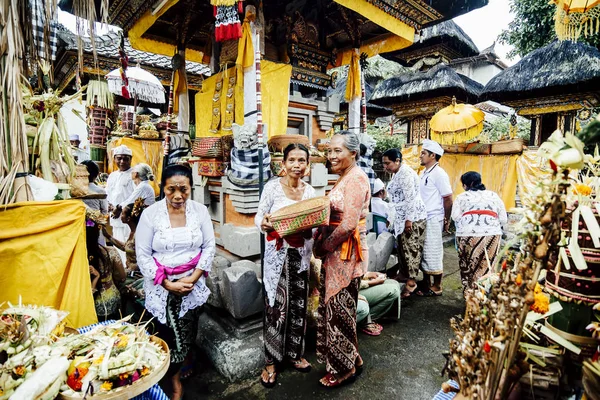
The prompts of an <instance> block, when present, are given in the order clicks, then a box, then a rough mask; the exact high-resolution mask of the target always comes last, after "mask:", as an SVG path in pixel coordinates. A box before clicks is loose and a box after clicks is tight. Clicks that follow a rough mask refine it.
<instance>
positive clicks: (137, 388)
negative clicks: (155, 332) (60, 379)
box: [57, 336, 171, 400]
mask: <svg viewBox="0 0 600 400" xmlns="http://www.w3.org/2000/svg"><path fill="white" fill-rule="evenodd" d="M150 340H152V341H153V342H154V343H157V344H158V345H159V346H160V347H162V348H163V350H164V351H165V353H167V356H166V357H165V360H164V362H163V363H162V364H161V365H159V366H158V367H156V368H154V369H153V370H152V371H151V372H150V373H149V374H148V375H146V376H144V377H142V378H140V379H138V380H137V381H135V382H133V383H132V384H131V385H128V386H122V387H118V388H116V389H114V390H111V391H110V392H107V393H98V394H95V395H93V396H90V395H88V396H86V397H85V398H86V399H88V400H126V399H131V398H133V397H135V396H138V395H140V394H142V393H144V392H145V391H147V390H148V389H150V388H151V387H152V386H154V385H156V384H157V383H158V382H159V381H160V380H161V379H162V378H163V376H165V374H166V373H167V371H168V369H169V365H170V363H171V361H170V359H171V354H170V352H169V346H167V344H166V343H165V341H164V340H162V339H160V338H158V337H156V336H150ZM57 398H58V399H61V400H81V399H82V398H83V393H82V394H81V395H77V396H66V395H64V394H62V393H61V394H59V395H58V397H57Z"/></svg>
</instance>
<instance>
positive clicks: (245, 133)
mask: <svg viewBox="0 0 600 400" xmlns="http://www.w3.org/2000/svg"><path fill="white" fill-rule="evenodd" d="M231 129H232V130H233V145H234V146H235V147H236V148H237V149H239V150H251V149H256V148H258V136H257V134H256V124H244V125H238V124H233V125H232V126H231Z"/></svg>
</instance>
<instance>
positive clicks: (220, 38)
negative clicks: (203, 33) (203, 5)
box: [210, 0, 243, 42]
mask: <svg viewBox="0 0 600 400" xmlns="http://www.w3.org/2000/svg"><path fill="white" fill-rule="evenodd" d="M210 4H211V5H212V6H213V9H214V15H215V40H216V41H217V42H224V41H226V40H232V39H239V38H241V37H242V24H241V23H240V17H239V14H241V13H242V12H243V7H242V2H241V1H238V0H211V1H210Z"/></svg>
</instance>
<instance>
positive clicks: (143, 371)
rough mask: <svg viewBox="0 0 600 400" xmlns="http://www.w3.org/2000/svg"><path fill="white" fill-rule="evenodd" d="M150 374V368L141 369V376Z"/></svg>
mask: <svg viewBox="0 0 600 400" xmlns="http://www.w3.org/2000/svg"><path fill="white" fill-rule="evenodd" d="M149 373H150V368H148V367H144V368H142V376H146V375H148V374H149Z"/></svg>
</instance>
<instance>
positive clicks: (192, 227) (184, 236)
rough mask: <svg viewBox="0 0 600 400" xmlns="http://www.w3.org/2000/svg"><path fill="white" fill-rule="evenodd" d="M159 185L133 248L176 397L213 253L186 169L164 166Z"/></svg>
mask: <svg viewBox="0 0 600 400" xmlns="http://www.w3.org/2000/svg"><path fill="white" fill-rule="evenodd" d="M161 183H162V187H163V188H164V193H165V198H164V199H163V200H161V201H159V202H157V203H155V204H153V205H151V206H150V207H148V208H147V209H146V210H144V212H143V213H142V217H141V218H140V222H139V224H138V229H137V231H136V234H135V249H136V254H137V263H138V266H139V268H140V270H141V271H142V274H143V275H144V292H145V294H146V298H145V306H146V309H147V310H148V311H149V312H150V313H151V314H152V315H153V316H154V317H156V319H157V320H158V321H159V322H160V324H158V326H157V330H158V336H159V337H160V338H162V339H163V340H165V341H166V342H167V344H168V345H169V349H170V350H171V368H170V371H169V375H170V376H171V382H172V386H173V394H172V397H171V398H172V399H181V398H182V397H183V387H182V386H181V379H180V367H181V365H182V362H183V361H184V359H185V358H186V356H187V354H188V352H189V351H190V348H191V346H192V344H193V342H194V339H195V335H194V332H195V324H196V321H195V318H194V313H193V312H192V310H194V309H196V308H198V307H200V306H202V305H203V304H204V303H205V302H206V299H207V298H208V295H209V294H210V291H209V289H208V288H207V287H206V284H205V281H204V279H205V273H207V272H208V271H210V269H211V265H212V260H213V258H214V256H215V236H214V232H213V226H212V222H211V219H210V215H209V214H208V210H207V208H206V207H205V206H204V205H202V204H200V203H198V202H195V201H192V200H191V199H190V195H191V192H192V186H191V185H192V172H191V171H190V169H189V168H187V167H184V166H180V165H174V166H170V167H168V168H167V169H166V170H165V171H164V173H163V176H162V182H161Z"/></svg>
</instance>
